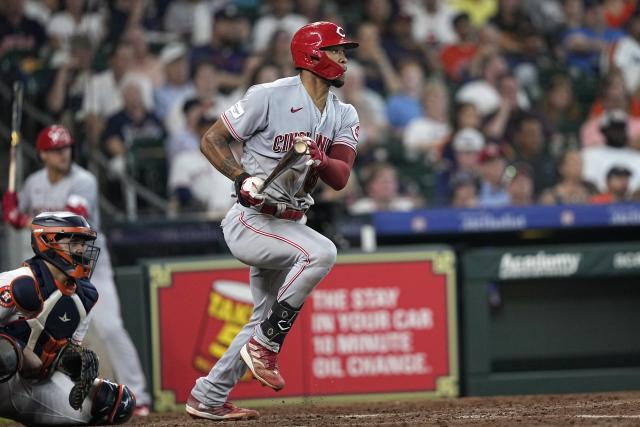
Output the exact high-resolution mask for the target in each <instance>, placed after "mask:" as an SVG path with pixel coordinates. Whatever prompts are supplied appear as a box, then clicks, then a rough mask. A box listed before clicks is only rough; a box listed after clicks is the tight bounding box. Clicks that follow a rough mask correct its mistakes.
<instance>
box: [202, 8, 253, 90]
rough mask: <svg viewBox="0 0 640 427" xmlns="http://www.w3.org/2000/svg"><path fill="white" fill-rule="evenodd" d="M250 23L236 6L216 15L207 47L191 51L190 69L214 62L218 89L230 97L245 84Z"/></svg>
mask: <svg viewBox="0 0 640 427" xmlns="http://www.w3.org/2000/svg"><path fill="white" fill-rule="evenodd" d="M249 31H250V27H249V21H248V20H247V18H246V16H245V15H243V14H242V13H240V11H239V10H238V8H237V7H236V6H235V5H233V4H228V5H226V6H225V7H223V8H221V9H219V10H217V11H216V12H215V13H214V14H213V27H212V33H211V38H210V40H209V43H208V44H206V45H201V46H196V47H195V48H193V50H192V51H191V59H190V61H191V65H192V66H195V65H196V64H198V63H199V62H202V61H207V62H211V63H212V64H213V65H214V66H215V67H216V69H217V71H218V73H217V74H218V87H219V89H220V91H221V92H223V93H225V94H228V93H230V92H232V91H233V90H234V89H236V88H237V87H238V86H240V85H241V84H242V83H243V80H242V79H243V72H244V70H245V66H246V63H247V58H248V57H249V51H248V49H247V44H248V41H249Z"/></svg>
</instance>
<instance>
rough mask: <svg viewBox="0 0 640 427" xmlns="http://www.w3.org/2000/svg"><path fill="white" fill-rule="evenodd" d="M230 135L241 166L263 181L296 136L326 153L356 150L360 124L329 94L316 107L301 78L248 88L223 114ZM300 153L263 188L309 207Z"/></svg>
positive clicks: (269, 197)
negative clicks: (335, 149) (338, 149)
mask: <svg viewBox="0 0 640 427" xmlns="http://www.w3.org/2000/svg"><path fill="white" fill-rule="evenodd" d="M222 120H223V121H224V124H225V125H226V127H227V129H228V130H229V132H230V133H231V135H233V137H234V138H235V139H236V140H238V141H239V142H242V143H243V152H242V159H241V162H242V166H243V167H244V169H245V171H246V172H247V173H249V174H251V175H253V176H257V177H259V178H262V179H266V178H267V176H269V173H270V172H271V171H272V170H273V169H274V168H275V166H276V165H277V163H278V161H279V160H280V158H281V157H282V156H284V154H285V153H286V152H287V151H288V150H289V149H290V148H291V146H292V145H293V141H294V138H295V137H296V136H300V135H305V136H308V137H309V138H311V139H313V140H314V141H315V142H316V143H317V144H318V147H320V149H321V150H323V151H324V152H328V151H329V150H330V149H331V147H332V146H333V145H336V144H344V145H347V146H348V147H350V148H352V149H353V150H354V151H355V150H356V146H357V144H358V135H359V132H360V123H359V120H358V113H357V112H356V110H355V108H354V107H353V106H352V105H349V104H345V103H343V102H341V101H340V100H339V99H338V97H337V96H336V95H335V94H334V93H332V92H329V95H328V97H327V103H326V107H325V109H324V111H323V112H320V110H318V107H316V105H315V104H314V102H313V100H312V99H311V97H310V96H309V94H308V93H307V91H306V89H305V88H304V86H303V85H302V81H301V80H300V77H299V76H295V77H286V78H283V79H279V80H276V81H274V82H272V83H265V84H261V85H256V86H252V87H251V88H249V90H248V91H247V93H246V95H245V97H244V98H243V99H242V100H240V101H238V102H237V103H236V104H235V105H233V106H232V107H231V108H229V109H228V110H227V111H225V112H224V113H223V114H222ZM306 160H307V158H305V157H302V158H301V159H299V160H298V162H297V163H296V164H294V165H293V167H292V168H291V170H289V171H287V172H285V173H283V174H282V175H281V176H280V177H279V178H278V179H276V180H275V181H274V182H273V184H271V186H270V187H268V188H267V189H266V190H265V195H266V196H267V200H272V201H274V202H281V203H285V204H286V205H287V206H288V207H292V208H294V209H307V208H308V207H309V206H311V205H312V204H313V199H312V198H311V196H310V195H309V194H308V193H307V192H306V191H305V190H304V188H305V187H306V186H305V185H304V182H305V179H307V176H308V172H309V170H310V167H309V166H307V165H306V164H305V162H306Z"/></svg>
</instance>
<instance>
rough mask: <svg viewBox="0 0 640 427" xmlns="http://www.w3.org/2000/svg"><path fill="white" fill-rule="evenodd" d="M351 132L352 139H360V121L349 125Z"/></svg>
mask: <svg viewBox="0 0 640 427" xmlns="http://www.w3.org/2000/svg"><path fill="white" fill-rule="evenodd" d="M351 133H352V134H353V139H355V140H356V141H357V140H358V139H360V123H357V124H356V125H354V126H351Z"/></svg>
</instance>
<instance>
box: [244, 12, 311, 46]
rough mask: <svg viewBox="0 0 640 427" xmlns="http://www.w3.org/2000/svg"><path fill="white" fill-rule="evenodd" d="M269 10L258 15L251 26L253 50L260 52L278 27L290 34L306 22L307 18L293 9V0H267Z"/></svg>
mask: <svg viewBox="0 0 640 427" xmlns="http://www.w3.org/2000/svg"><path fill="white" fill-rule="evenodd" d="M268 4H269V12H268V13H266V14H264V15H262V16H260V17H259V18H258V20H257V21H256V22H255V25H254V26H253V43H252V46H253V52H254V53H258V52H262V51H263V50H264V49H265V48H266V47H267V43H268V42H269V40H271V35H272V34H273V32H274V31H276V30H278V29H283V30H285V31H287V32H288V33H289V34H290V35H291V36H293V34H294V33H295V32H296V31H298V29H300V27H302V26H304V25H305V24H307V19H306V18H305V17H304V16H302V15H298V14H297V13H295V12H294V10H293V6H294V4H293V0H269V1H268Z"/></svg>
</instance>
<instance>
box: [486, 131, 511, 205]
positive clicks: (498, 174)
mask: <svg viewBox="0 0 640 427" xmlns="http://www.w3.org/2000/svg"><path fill="white" fill-rule="evenodd" d="M478 161H479V163H480V191H479V193H478V199H479V200H478V204H479V206H482V207H486V208H495V207H501V206H507V205H509V203H510V202H511V198H510V197H509V193H508V192H507V189H506V188H505V186H504V180H503V177H504V172H505V167H506V166H507V161H506V159H505V158H504V155H503V153H502V150H501V148H500V146H499V145H498V144H496V143H489V144H487V145H485V146H484V148H483V149H482V151H481V152H480V156H479V157H478Z"/></svg>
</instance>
